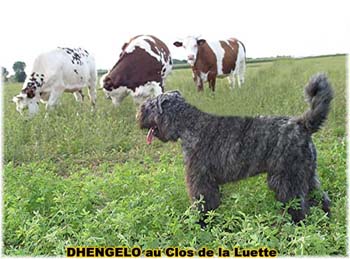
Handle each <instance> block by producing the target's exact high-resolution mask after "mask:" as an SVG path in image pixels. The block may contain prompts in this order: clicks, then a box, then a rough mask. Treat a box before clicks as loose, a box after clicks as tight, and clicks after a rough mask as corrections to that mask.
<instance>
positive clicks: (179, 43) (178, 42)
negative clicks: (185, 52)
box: [174, 41, 182, 47]
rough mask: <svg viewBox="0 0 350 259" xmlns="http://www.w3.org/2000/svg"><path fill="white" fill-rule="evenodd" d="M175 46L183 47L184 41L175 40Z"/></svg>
mask: <svg viewBox="0 0 350 259" xmlns="http://www.w3.org/2000/svg"><path fill="white" fill-rule="evenodd" d="M174 46H176V47H182V42H180V41H175V42H174Z"/></svg>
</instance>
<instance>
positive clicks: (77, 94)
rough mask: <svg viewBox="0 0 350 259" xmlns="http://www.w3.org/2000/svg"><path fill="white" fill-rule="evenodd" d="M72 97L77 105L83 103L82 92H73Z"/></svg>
mask: <svg viewBox="0 0 350 259" xmlns="http://www.w3.org/2000/svg"><path fill="white" fill-rule="evenodd" d="M73 95H74V97H75V100H76V101H77V102H78V103H82V102H83V101H84V95H83V91H82V90H79V91H76V92H74V93H73Z"/></svg>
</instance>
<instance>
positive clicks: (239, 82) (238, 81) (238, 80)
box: [236, 73, 241, 88]
mask: <svg viewBox="0 0 350 259" xmlns="http://www.w3.org/2000/svg"><path fill="white" fill-rule="evenodd" d="M236 77H237V83H238V87H239V88H241V77H240V75H239V73H237V74H236Z"/></svg>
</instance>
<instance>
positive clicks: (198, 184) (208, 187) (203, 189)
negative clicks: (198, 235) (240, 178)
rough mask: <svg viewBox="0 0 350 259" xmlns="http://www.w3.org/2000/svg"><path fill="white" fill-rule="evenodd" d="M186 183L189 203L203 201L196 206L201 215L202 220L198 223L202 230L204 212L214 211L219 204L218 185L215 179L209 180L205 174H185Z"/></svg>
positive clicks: (208, 175) (208, 176)
mask: <svg viewBox="0 0 350 259" xmlns="http://www.w3.org/2000/svg"><path fill="white" fill-rule="evenodd" d="M186 182H187V190H188V195H189V197H190V199H191V201H192V202H196V201H201V200H202V201H203V203H202V202H199V203H198V204H197V209H198V210H199V211H200V212H201V214H202V219H201V220H200V221H199V222H198V223H199V224H200V225H201V227H202V228H204V227H205V226H206V224H205V222H204V219H205V214H206V212H207V211H209V210H214V209H216V208H217V207H218V206H219V204H220V191H219V185H218V184H217V183H216V180H215V179H211V177H210V174H206V173H193V172H191V173H187V175H186Z"/></svg>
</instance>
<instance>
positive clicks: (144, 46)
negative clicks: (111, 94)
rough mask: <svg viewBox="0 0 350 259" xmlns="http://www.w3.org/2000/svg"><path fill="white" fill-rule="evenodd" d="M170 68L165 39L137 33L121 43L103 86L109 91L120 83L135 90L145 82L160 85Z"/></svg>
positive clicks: (170, 63)
mask: <svg viewBox="0 0 350 259" xmlns="http://www.w3.org/2000/svg"><path fill="white" fill-rule="evenodd" d="M171 68H172V60H171V56H170V51H169V49H168V47H167V46H166V45H165V43H163V42H162V41H161V40H159V39H158V38H156V37H154V36H151V35H138V36H136V37H133V38H132V39H131V40H130V41H129V42H128V43H126V44H124V46H123V47H122V53H121V54H120V57H119V60H118V62H117V63H116V64H115V66H114V67H113V68H112V70H111V71H110V72H109V74H108V75H107V76H106V80H105V81H104V88H105V89H106V90H108V91H112V90H113V89H116V88H118V87H121V86H123V87H127V88H129V89H130V90H132V91H135V90H136V88H137V87H139V86H142V85H146V84H147V83H149V82H157V83H159V85H160V86H162V85H163V83H164V79H165V78H166V77H167V75H168V74H169V73H170V71H171Z"/></svg>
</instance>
